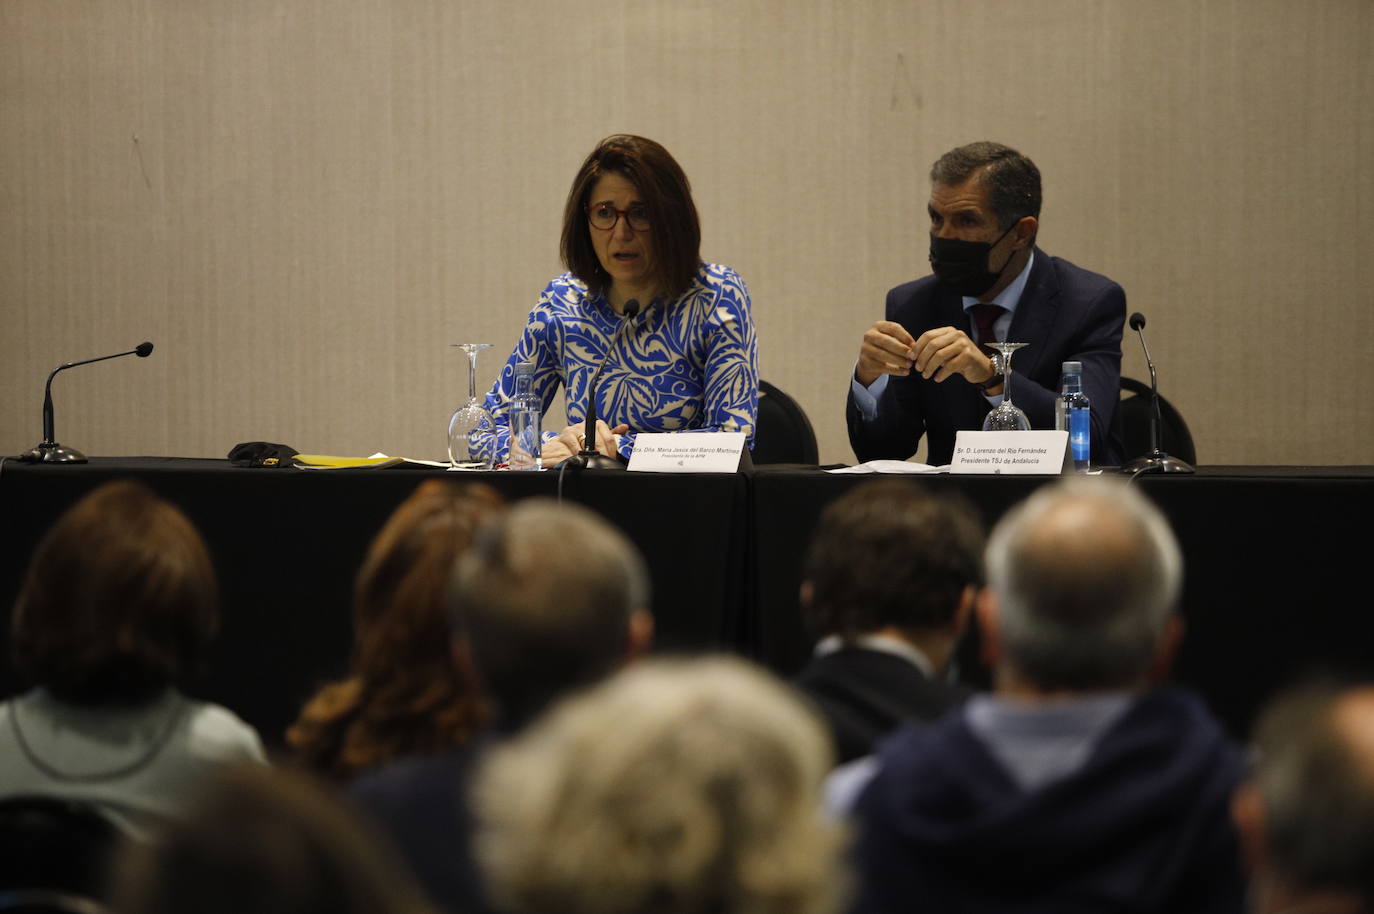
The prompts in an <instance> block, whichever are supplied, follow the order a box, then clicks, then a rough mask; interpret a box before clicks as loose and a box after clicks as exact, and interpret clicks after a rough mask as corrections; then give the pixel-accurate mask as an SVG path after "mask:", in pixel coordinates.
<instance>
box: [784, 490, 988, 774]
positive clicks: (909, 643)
mask: <svg viewBox="0 0 1374 914" xmlns="http://www.w3.org/2000/svg"><path fill="white" fill-rule="evenodd" d="M982 550H983V533H982V529H981V528H980V525H979V523H978V520H977V518H976V515H975V514H974V512H973V509H972V508H971V507H970V506H969V505H968V504H966V503H965V502H963V501H961V500H955V499H952V498H948V497H937V496H935V495H932V494H930V493H929V492H927V491H926V490H925V489H923V488H922V487H920V486H919V485H918V484H913V483H911V482H908V481H905V480H902V481H897V480H883V481H880V482H874V483H868V484H865V485H862V486H859V487H858V488H856V489H854V490H853V491H851V492H849V493H847V494H846V495H844V496H842V497H841V498H839V499H837V500H836V501H834V502H832V503H831V504H830V505H829V506H828V507H827V508H826V509H825V511H824V512H823V513H822V514H821V518H820V521H819V523H818V524H817V527H816V533H815V536H814V537H813V539H812V541H811V547H810V550H809V552H808V554H807V560H806V569H805V572H804V575H803V581H802V606H803V609H804V611H805V613H806V617H807V621H808V623H809V624H810V626H811V628H812V630H813V631H814V632H815V634H816V636H817V637H818V638H819V639H820V642H819V644H818V645H817V649H816V655H815V656H814V657H813V658H812V659H811V661H810V663H809V664H808V665H807V666H806V668H805V669H803V670H802V672H801V673H800V674H799V675H798V676H797V677H796V680H795V682H796V685H797V686H798V687H799V688H800V689H801V690H802V691H803V692H805V693H806V694H807V696H809V697H810V698H811V700H812V701H814V702H815V704H816V706H817V708H818V709H819V710H820V711H821V713H822V714H823V715H824V717H825V719H826V722H827V723H828V724H829V726H830V731H831V735H832V737H833V739H834V742H835V750H836V756H837V759H838V761H840V762H848V761H851V760H853V759H856V758H859V757H860V756H865V755H868V754H869V753H871V752H872V751H873V749H874V747H875V746H876V745H877V742H878V740H879V739H880V738H882V737H883V736H885V735H886V734H887V733H889V732H890V731H891V730H892V729H894V728H895V727H896V726H897V725H898V724H900V723H902V722H903V721H906V720H910V719H917V720H927V721H929V720H936V719H938V718H940V717H941V716H943V715H944V714H945V713H946V712H947V711H949V710H950V709H952V708H954V707H957V706H958V705H960V704H962V703H963V701H964V700H965V699H966V698H967V697H968V696H969V694H971V693H970V690H969V689H967V688H966V687H964V686H962V685H958V684H956V683H953V682H951V681H950V680H949V675H948V674H949V671H950V667H951V656H952V654H953V652H954V650H955V647H956V645H957V644H958V641H959V638H960V636H961V635H962V634H963V632H964V629H965V628H966V626H967V623H968V619H969V616H970V615H971V612H972V608H973V602H974V597H975V594H976V592H977V590H978V588H979V587H981V585H982V580H983V575H982Z"/></svg>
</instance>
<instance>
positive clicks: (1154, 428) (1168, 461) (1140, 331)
mask: <svg viewBox="0 0 1374 914" xmlns="http://www.w3.org/2000/svg"><path fill="white" fill-rule="evenodd" d="M1128 323H1129V324H1130V325H1131V329H1132V330H1134V331H1135V332H1136V334H1137V335H1139V337H1140V346H1141V348H1142V349H1144V350H1145V365H1146V367H1147V368H1149V369H1150V453H1148V454H1146V455H1145V456H1144V457H1137V458H1135V459H1134V460H1132V461H1130V462H1129V463H1127V464H1126V465H1125V466H1123V467H1122V468H1121V472H1123V473H1131V474H1133V475H1138V474H1140V473H1191V472H1193V468H1192V467H1191V466H1189V465H1188V463H1186V462H1185V461H1182V460H1179V459H1178V458H1177V457H1170V456H1169V455H1168V454H1166V453H1164V449H1163V448H1162V447H1160V434H1159V429H1160V426H1161V425H1163V424H1164V419H1163V416H1162V415H1161V414H1160V408H1159V375H1158V374H1157V373H1156V372H1155V362H1154V359H1152V358H1150V347H1149V346H1147V345H1145V315H1143V314H1141V313H1140V312H1139V311H1136V312H1135V313H1134V314H1132V315H1131V319H1130V321H1129V322H1128Z"/></svg>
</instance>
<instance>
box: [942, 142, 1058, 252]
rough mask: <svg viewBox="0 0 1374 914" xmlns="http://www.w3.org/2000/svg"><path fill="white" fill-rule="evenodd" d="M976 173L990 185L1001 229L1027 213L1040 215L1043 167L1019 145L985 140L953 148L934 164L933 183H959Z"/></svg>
mask: <svg viewBox="0 0 1374 914" xmlns="http://www.w3.org/2000/svg"><path fill="white" fill-rule="evenodd" d="M975 175H976V176H977V177H978V179H979V181H980V182H981V183H982V184H983V186H984V187H986V188H987V189H988V203H989V204H990V205H991V206H992V211H993V212H994V213H996V214H997V223H998V228H999V229H1000V230H1002V231H1006V230H1007V229H1009V228H1011V227H1012V225H1014V224H1015V223H1017V222H1019V221H1020V220H1022V219H1024V218H1025V217H1027V216H1032V217H1034V218H1036V219H1039V218H1040V199H1041V192H1040V169H1039V168H1036V167H1035V163H1034V162H1032V161H1031V160H1030V159H1028V158H1027V157H1026V156H1024V155H1022V154H1021V153H1019V152H1017V151H1016V150H1015V149H1012V148H1010V147H1008V146H1003V145H1002V144H1001V143H992V142H988V141H986V140H982V141H979V142H977V143H969V144H967V145H965V146H960V147H958V148H957V149H951V150H950V151H949V152H947V153H945V154H944V155H942V156H940V158H938V159H936V160H935V164H934V165H932V166H931V167H930V181H931V183H932V184H943V185H945V186H946V187H958V186H959V185H961V184H963V183H964V182H965V181H967V180H968V179H969V178H971V177H974V176H975Z"/></svg>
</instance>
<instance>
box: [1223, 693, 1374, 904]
mask: <svg viewBox="0 0 1374 914" xmlns="http://www.w3.org/2000/svg"><path fill="white" fill-rule="evenodd" d="M1255 751H1256V757H1255V764H1254V772H1253V774H1252V776H1251V779H1250V780H1249V781H1248V782H1247V783H1246V784H1245V785H1243V786H1242V787H1241V789H1240V790H1239V791H1237V792H1236V797H1235V801H1234V802H1233V803H1232V811H1233V812H1234V814H1235V817H1236V823H1237V825H1238V826H1239V828H1240V832H1241V838H1242V840H1243V842H1244V846H1245V852H1246V854H1245V855H1246V858H1247V862H1248V863H1249V865H1250V869H1251V878H1252V883H1251V903H1252V909H1253V911H1254V912H1255V914H1280V912H1284V911H1287V912H1308V914H1365V912H1369V911H1374V686H1371V685H1368V684H1366V685H1361V686H1358V687H1352V688H1346V689H1339V688H1336V687H1335V686H1326V685H1321V686H1308V687H1304V688H1301V689H1298V690H1296V691H1294V692H1291V693H1289V694H1287V695H1285V696H1283V697H1282V698H1281V699H1280V700H1278V701H1277V702H1275V704H1274V705H1273V706H1272V707H1271V708H1270V709H1269V710H1268V711H1267V712H1266V713H1265V715H1264V717H1263V719H1262V720H1261V722H1260V725H1259V728H1258V729H1257V731H1256V738H1255Z"/></svg>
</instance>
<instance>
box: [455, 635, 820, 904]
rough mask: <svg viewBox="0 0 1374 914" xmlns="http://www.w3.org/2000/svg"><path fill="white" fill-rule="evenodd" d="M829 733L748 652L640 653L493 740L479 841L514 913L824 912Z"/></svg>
mask: <svg viewBox="0 0 1374 914" xmlns="http://www.w3.org/2000/svg"><path fill="white" fill-rule="evenodd" d="M829 765H830V751H829V746H828V742H827V738H826V736H825V734H824V732H823V731H822V729H821V727H820V725H819V723H818V722H817V721H816V720H815V719H813V718H812V716H811V714H810V713H809V712H808V711H807V710H806V708H804V707H803V706H802V705H801V704H800V701H799V699H797V698H796V697H794V696H793V695H792V694H791V693H790V692H789V691H788V690H786V689H785V688H784V687H783V686H782V685H781V684H780V683H778V682H776V681H775V680H774V679H773V678H772V677H770V676H768V675H767V674H766V673H763V672H761V671H759V670H757V669H755V668H752V667H750V666H748V665H747V664H745V663H744V662H743V661H739V660H732V659H727V658H710V659H699V660H646V661H644V662H642V663H638V664H635V665H634V666H632V667H630V668H628V669H626V670H625V671H624V672H623V673H621V674H620V675H619V676H616V677H615V678H613V679H611V680H610V681H608V682H606V683H604V684H603V685H601V686H599V687H598V688H595V689H592V690H590V691H587V692H584V693H582V694H581V695H579V696H576V697H574V698H571V699H569V700H568V701H565V702H563V703H561V704H559V705H557V706H556V707H555V708H554V709H553V710H551V711H550V712H549V714H547V715H546V716H544V717H542V718H540V719H539V721H537V722H536V723H535V724H533V725H531V726H530V727H529V728H527V729H526V730H525V731H524V733H523V734H522V735H520V736H519V737H517V738H515V739H514V740H513V741H512V742H510V743H507V744H505V745H503V746H502V747H501V748H498V749H496V750H495V751H494V752H493V753H492V755H491V756H490V757H489V759H488V761H487V763H486V765H485V766H484V768H483V769H482V772H481V774H480V775H479V778H478V782H477V785H476V794H475V801H476V806H477V809H478V811H479V821H480V822H481V823H482V824H481V825H480V826H479V832H478V837H477V847H478V855H479V859H481V860H482V862H483V863H484V864H485V865H486V872H487V874H488V880H489V885H490V887H491V890H492V894H493V897H494V898H495V900H496V902H497V904H498V906H499V907H500V908H501V909H502V910H507V911H510V912H511V914H644V912H652V914H744V912H747V914H784V912H786V914H821V912H825V911H830V910H833V909H834V907H835V903H836V900H837V898H836V896H837V894H838V883H839V882H840V881H841V880H840V873H839V867H838V860H837V855H838V851H839V841H838V835H837V833H836V831H835V827H834V826H833V825H832V824H831V823H829V822H827V821H826V820H825V819H824V817H823V816H822V815H821V814H820V812H819V802H820V800H819V787H820V784H821V780H822V778H823V777H824V775H825V773H826V771H827V769H828V768H829Z"/></svg>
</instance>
